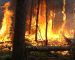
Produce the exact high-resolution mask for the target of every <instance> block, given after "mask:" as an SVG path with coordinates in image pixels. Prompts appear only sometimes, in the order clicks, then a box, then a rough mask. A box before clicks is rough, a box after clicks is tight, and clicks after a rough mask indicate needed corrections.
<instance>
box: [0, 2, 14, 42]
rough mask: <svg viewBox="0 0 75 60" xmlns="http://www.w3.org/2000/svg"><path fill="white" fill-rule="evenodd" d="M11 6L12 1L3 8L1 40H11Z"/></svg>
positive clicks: (0, 30)
mask: <svg viewBox="0 0 75 60" xmlns="http://www.w3.org/2000/svg"><path fill="white" fill-rule="evenodd" d="M9 7H10V2H6V3H5V4H4V5H3V6H2V8H4V10H3V13H4V16H3V19H2V27H1V29H0V42H5V41H11V36H10V35H11V34H10V33H11V31H10V29H11V27H12V26H11V24H12V19H11V17H12V16H13V12H12V11H11V10H9Z"/></svg>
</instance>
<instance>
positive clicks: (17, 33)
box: [12, 0, 26, 60]
mask: <svg viewBox="0 0 75 60" xmlns="http://www.w3.org/2000/svg"><path fill="white" fill-rule="evenodd" d="M25 2H26V0H16V2H14V3H16V10H15V28H14V39H13V54H12V60H24V58H25V59H26V56H25V57H24V54H26V53H24V42H25V17H26V16H25V15H26V14H25V10H26V9H25V6H26V5H25V4H26V3H25ZM24 14H25V15H24Z"/></svg>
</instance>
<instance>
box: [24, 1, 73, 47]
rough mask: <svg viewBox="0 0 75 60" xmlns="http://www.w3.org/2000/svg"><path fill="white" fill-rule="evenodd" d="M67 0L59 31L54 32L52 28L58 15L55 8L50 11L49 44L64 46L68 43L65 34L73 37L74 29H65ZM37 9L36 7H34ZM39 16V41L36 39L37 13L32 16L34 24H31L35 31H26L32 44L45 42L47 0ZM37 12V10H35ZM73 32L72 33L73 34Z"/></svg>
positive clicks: (64, 2) (64, 3)
mask: <svg viewBox="0 0 75 60" xmlns="http://www.w3.org/2000/svg"><path fill="white" fill-rule="evenodd" d="M65 7H66V0H63V9H62V15H63V22H62V26H61V27H60V29H59V30H58V31H57V33H54V31H53V30H52V27H53V20H54V18H55V16H56V13H55V12H54V11H53V10H49V11H48V27H47V40H48V45H50V46H53V45H55V46H64V45H67V42H66V41H65V39H64V37H63V34H64V35H65V36H67V37H70V38H71V37H72V38H73V34H74V33H72V32H74V30H71V31H68V30H65V24H66V22H67V21H66V9H65ZM34 9H35V8H34ZM35 10H36V9H35ZM39 11H40V12H39V18H38V31H37V40H38V41H37V42H36V41H35V33H36V32H35V30H36V15H35V16H33V17H32V24H31V28H32V29H31V32H34V33H30V34H29V33H28V30H27V31H26V34H25V38H27V39H28V40H29V41H30V43H31V44H32V45H35V46H36V45H38V44H40V43H41V45H42V43H44V42H45V40H46V35H45V34H46V33H45V32H46V2H45V0H43V1H42V3H41V4H40V8H39ZM34 13H35V12H34ZM71 33H72V34H71Z"/></svg>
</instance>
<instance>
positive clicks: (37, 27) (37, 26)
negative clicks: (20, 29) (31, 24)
mask: <svg viewBox="0 0 75 60" xmlns="http://www.w3.org/2000/svg"><path fill="white" fill-rule="evenodd" d="M39 7H40V0H38V7H37V17H36V33H35V41H37V31H38V18H39Z"/></svg>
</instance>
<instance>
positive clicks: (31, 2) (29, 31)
mask: <svg viewBox="0 0 75 60" xmlns="http://www.w3.org/2000/svg"><path fill="white" fill-rule="evenodd" d="M33 4H34V3H33V0H32V2H31V12H30V23H29V34H30V33H31V23H32V14H33Z"/></svg>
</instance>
